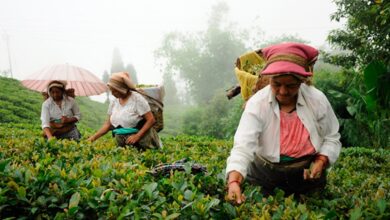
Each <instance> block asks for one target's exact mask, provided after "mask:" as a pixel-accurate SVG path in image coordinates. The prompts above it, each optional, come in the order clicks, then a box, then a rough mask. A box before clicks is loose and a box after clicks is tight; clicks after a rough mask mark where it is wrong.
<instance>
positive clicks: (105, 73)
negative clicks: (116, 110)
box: [102, 70, 110, 102]
mask: <svg viewBox="0 0 390 220" xmlns="http://www.w3.org/2000/svg"><path fill="white" fill-rule="evenodd" d="M109 79H110V75H109V74H108V72H107V70H104V72H103V76H102V81H103V82H104V83H106V84H107V83H108V80H109ZM106 95H107V98H106V102H108V101H109V96H110V94H109V92H108V90H107V92H106Z"/></svg>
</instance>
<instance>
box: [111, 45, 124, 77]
mask: <svg viewBox="0 0 390 220" xmlns="http://www.w3.org/2000/svg"><path fill="white" fill-rule="evenodd" d="M124 70H125V65H124V64H123V60H122V56H121V53H120V51H119V49H118V48H117V47H116V48H114V51H113V52H112V63H111V73H116V72H122V71H124Z"/></svg>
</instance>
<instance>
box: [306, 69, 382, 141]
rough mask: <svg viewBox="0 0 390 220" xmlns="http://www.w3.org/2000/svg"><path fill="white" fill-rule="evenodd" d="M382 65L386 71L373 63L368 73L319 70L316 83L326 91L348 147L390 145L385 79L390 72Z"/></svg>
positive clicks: (342, 137) (343, 139) (342, 139)
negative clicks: (387, 72)
mask: <svg viewBox="0 0 390 220" xmlns="http://www.w3.org/2000/svg"><path fill="white" fill-rule="evenodd" d="M377 65H379V66H377ZM381 68H382V70H385V69H384V68H383V66H382V65H380V64H378V63H377V64H375V63H372V65H370V67H369V68H367V71H366V74H365V76H361V75H363V74H361V73H359V72H356V71H352V70H342V71H338V72H326V71H324V70H322V71H320V72H317V73H316V76H315V78H314V79H315V81H314V83H315V86H316V87H317V88H320V89H321V90H322V91H324V93H325V94H326V96H327V97H328V99H329V101H330V103H331V104H332V107H333V109H334V111H335V113H336V115H337V117H338V118H339V121H340V126H341V127H340V133H341V141H342V143H343V144H344V146H372V147H375V148H388V147H389V146H390V139H389V135H388V134H389V133H390V127H389V124H390V123H389V118H390V112H389V103H390V102H388V101H385V102H384V101H383V100H389V98H388V97H389V94H390V92H389V91H388V88H387V85H388V80H385V79H383V77H386V76H387V75H386V71H382V72H380V71H377V69H381ZM371 71H374V72H371ZM369 72H371V73H369ZM378 76H379V77H378ZM381 79H382V80H381ZM367 83H368V84H367ZM370 84H371V85H370ZM373 85H375V87H372V86H373ZM366 91H368V92H366ZM374 94H375V95H374Z"/></svg>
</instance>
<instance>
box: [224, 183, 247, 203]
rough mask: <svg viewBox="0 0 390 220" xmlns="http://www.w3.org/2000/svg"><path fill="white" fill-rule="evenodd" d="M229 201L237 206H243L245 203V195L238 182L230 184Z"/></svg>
mask: <svg viewBox="0 0 390 220" xmlns="http://www.w3.org/2000/svg"><path fill="white" fill-rule="evenodd" d="M227 200H229V201H231V202H233V203H235V204H241V203H243V202H245V195H244V194H241V187H240V184H239V183H238V182H231V183H228V194H227Z"/></svg>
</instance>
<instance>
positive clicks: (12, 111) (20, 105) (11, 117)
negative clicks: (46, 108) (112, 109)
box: [0, 77, 108, 129]
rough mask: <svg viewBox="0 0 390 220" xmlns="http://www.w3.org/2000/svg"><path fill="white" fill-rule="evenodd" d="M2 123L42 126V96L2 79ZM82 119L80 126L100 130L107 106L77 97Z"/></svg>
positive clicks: (0, 95)
mask: <svg viewBox="0 0 390 220" xmlns="http://www.w3.org/2000/svg"><path fill="white" fill-rule="evenodd" d="M0 87H1V88H2V89H1V91H0V106H1V109H0V123H9V122H16V123H18V122H19V123H31V124H37V125H40V124H41V121H40V117H41V106H42V103H43V98H42V95H41V94H39V93H38V92H34V91H31V90H28V89H26V88H25V87H23V86H22V85H21V83H20V81H18V80H15V79H10V78H4V77H0ZM76 100H77V103H78V104H79V107H80V112H81V114H82V119H81V121H80V125H82V126H85V127H89V128H93V129H98V128H99V127H100V126H101V124H102V123H103V122H104V120H105V119H106V117H107V116H106V115H107V108H108V107H107V105H106V104H101V103H99V102H94V101H92V100H90V99H89V98H87V97H76Z"/></svg>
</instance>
